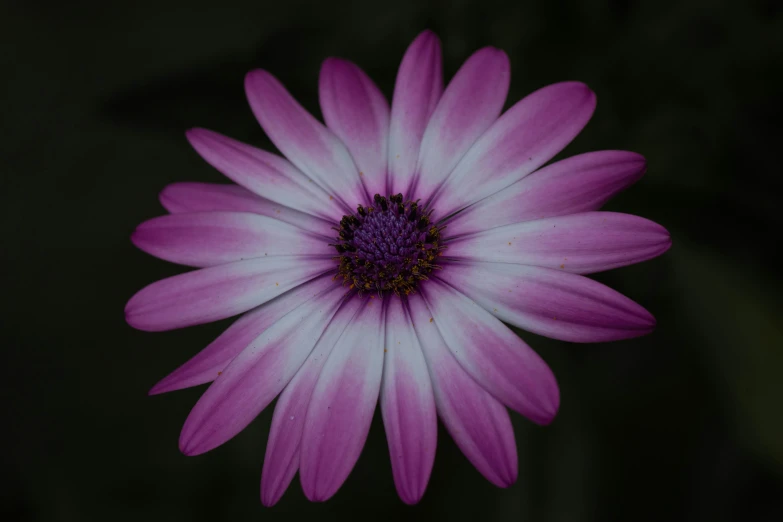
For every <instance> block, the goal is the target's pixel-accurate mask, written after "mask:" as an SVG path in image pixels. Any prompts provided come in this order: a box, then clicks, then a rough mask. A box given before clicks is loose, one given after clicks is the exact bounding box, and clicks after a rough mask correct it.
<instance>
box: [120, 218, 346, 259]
mask: <svg viewBox="0 0 783 522" xmlns="http://www.w3.org/2000/svg"><path fill="white" fill-rule="evenodd" d="M131 241H133V244H134V245H136V246H137V247H138V248H140V249H141V250H143V251H145V252H147V253H148V254H151V255H153V256H155V257H158V258H160V259H165V260H166V261H171V262H172V263H179V264H181V265H188V266H196V267H205V266H215V265H222V264H224V263H232V262H234V261H241V260H243V259H252V258H256V257H265V256H281V255H282V256H312V255H317V256H328V255H330V254H332V255H333V254H334V252H335V250H334V247H332V246H329V239H328V238H325V237H324V236H321V235H319V234H314V233H312V232H307V231H305V230H302V229H301V228H298V227H295V226H294V225H289V224H288V223H283V222H282V221H278V220H277V219H273V218H268V217H266V216H259V215H258V214H252V213H250V212H195V213H192V214H168V215H166V216H160V217H157V218H153V219H150V220H149V221H145V222H144V223H142V224H141V225H139V226H138V227H137V228H136V231H135V232H134V233H133V235H131Z"/></svg>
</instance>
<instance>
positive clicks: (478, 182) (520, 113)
mask: <svg viewBox="0 0 783 522" xmlns="http://www.w3.org/2000/svg"><path fill="white" fill-rule="evenodd" d="M594 110H595V94H594V93H593V91H591V90H590V89H589V88H588V87H587V85H585V84H583V83H579V82H563V83H556V84H554V85H550V86H548V87H544V88H543V89H539V90H537V91H536V92H534V93H533V94H530V95H529V96H527V97H525V98H523V99H522V100H520V101H519V102H517V103H516V104H515V105H514V106H513V107H511V109H509V110H508V111H506V113H505V114H503V116H501V117H500V118H499V119H498V120H497V121H496V122H495V123H494V124H493V125H492V127H490V128H489V129H488V130H487V132H485V133H484V134H483V135H482V136H481V138H479V140H478V141H477V142H476V143H475V144H474V145H473V146H472V147H471V148H470V150H469V151H468V152H467V153H466V154H465V156H464V157H463V158H462V159H461V160H460V162H459V164H457V166H456V167H455V168H454V171H453V172H452V173H451V175H450V176H449V178H448V179H447V180H446V182H445V183H444V184H443V186H442V187H441V191H440V192H439V193H438V195H437V196H436V197H434V198H433V200H432V201H431V202H430V203H431V204H433V205H434V204H435V203H437V208H438V211H439V212H442V213H443V215H449V214H451V213H453V212H455V211H457V210H459V209H461V208H464V207H465V206H467V205H469V204H471V203H473V202H474V201H479V200H481V199H483V198H485V197H487V196H489V195H491V194H494V193H495V192H497V191H499V190H502V189H504V188H505V187H508V186H509V185H511V184H512V183H514V182H516V181H519V180H520V179H522V178H524V177H525V176H527V175H528V174H530V173H531V172H533V171H534V170H536V169H537V168H538V167H540V166H541V165H543V164H544V163H546V162H547V161H549V160H550V159H551V158H552V157H553V156H554V155H555V154H557V153H558V152H560V151H561V150H563V148H565V146H566V145H568V144H569V143H570V142H571V140H572V139H574V137H576V135H577V134H579V132H581V130H582V129H583V128H584V126H585V125H586V124H587V122H588V120H590V116H592V114H593V111H594Z"/></svg>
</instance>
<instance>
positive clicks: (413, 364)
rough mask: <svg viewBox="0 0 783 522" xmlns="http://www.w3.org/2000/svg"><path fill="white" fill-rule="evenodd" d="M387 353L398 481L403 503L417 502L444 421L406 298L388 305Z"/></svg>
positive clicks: (386, 415)
mask: <svg viewBox="0 0 783 522" xmlns="http://www.w3.org/2000/svg"><path fill="white" fill-rule="evenodd" d="M384 352H385V355H384V358H383V382H382V384H381V413H382V414H383V424H384V426H385V428H386V439H387V440H388V442H389V454H390V457H391V464H392V473H393V475H394V484H395V486H396V487H397V493H399V495H400V498H401V499H402V500H403V502H405V503H406V504H415V503H417V502H418V501H419V500H421V497H422V495H424V490H425V489H426V487H427V483H428V482H429V479H430V473H431V471H432V464H433V462H434V461H435V447H436V445H437V435H438V422H437V416H436V414H435V399H434V397H433V394H432V383H431V382H430V376H429V373H428V372H427V363H426V362H425V360H424V355H423V354H422V352H421V346H419V340H418V338H417V337H416V332H415V330H414V329H413V325H412V324H411V320H410V317H409V316H408V312H407V311H406V310H405V308H404V307H403V303H402V300H401V299H396V298H391V299H390V300H389V303H388V306H387V310H386V348H385V349H384Z"/></svg>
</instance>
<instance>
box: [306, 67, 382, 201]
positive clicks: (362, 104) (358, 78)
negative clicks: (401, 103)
mask: <svg viewBox="0 0 783 522" xmlns="http://www.w3.org/2000/svg"><path fill="white" fill-rule="evenodd" d="M318 87H319V88H318V95H319V98H320V101H321V112H322V113H323V116H324V121H325V122H326V125H327V126H328V127H329V129H331V130H332V132H334V133H335V134H336V135H337V137H338V138H340V139H341V140H342V142H343V143H344V144H345V146H346V147H347V148H348V151H349V152H350V153H351V156H352V157H353V161H354V163H356V167H357V168H358V169H359V176H360V177H361V179H362V183H364V186H365V188H366V189H367V192H368V193H369V195H370V196H372V195H374V194H380V195H382V196H384V195H386V162H387V160H386V151H387V148H388V141H389V103H388V102H387V101H386V98H385V97H384V96H383V93H381V91H380V89H378V87H377V86H376V85H375V84H374V83H373V81H372V80H371V79H370V78H369V77H368V76H367V75H366V74H365V73H364V71H362V70H361V69H360V68H359V67H358V66H356V65H355V64H353V63H351V62H347V61H345V60H341V59H339V58H329V59H328V60H326V61H325V62H324V63H323V66H321V77H320V79H319V86H318Z"/></svg>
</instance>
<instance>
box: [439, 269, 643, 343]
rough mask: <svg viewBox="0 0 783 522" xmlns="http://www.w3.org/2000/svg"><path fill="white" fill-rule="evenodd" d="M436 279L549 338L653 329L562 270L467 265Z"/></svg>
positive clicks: (594, 338) (638, 311) (632, 310)
mask: <svg viewBox="0 0 783 522" xmlns="http://www.w3.org/2000/svg"><path fill="white" fill-rule="evenodd" d="M438 277H439V278H440V279H442V280H444V281H446V282H447V283H449V284H450V285H451V286H453V287H454V288H456V289H457V290H459V291H460V292H462V293H463V294H465V295H466V296H468V297H469V298H471V299H472V300H473V301H475V302H476V303H477V304H479V305H481V306H482V307H483V308H484V309H485V310H487V311H488V312H490V313H492V314H493V315H494V316H495V317H497V318H498V319H500V320H501V321H504V322H506V323H509V324H513V325H514V326H517V327H519V328H522V329H524V330H528V331H531V332H534V333H537V334H539V335H545V336H547V337H551V338H553V339H560V340H563V341H571V342H577V343H597V342H604V341H616V340H619V339H630V338H632V337H639V336H640V335H645V334H648V333H650V332H651V331H652V330H653V329H654V328H655V318H654V317H653V316H652V315H651V314H650V312H648V311H647V310H645V309H644V308H643V307H641V306H640V305H638V304H636V303H635V302H633V301H631V300H630V299H628V298H627V297H625V296H624V295H622V294H621V293H619V292H617V291H615V290H612V289H611V288H609V287H608V286H605V285H602V284H601V283H599V282H597V281H593V280H592V279H588V278H586V277H584V276H580V275H576V274H571V273H568V272H564V271H562V270H552V269H551V268H540V267H536V266H526V265H513V264H509V263H482V262H473V261H468V262H464V263H451V264H449V267H448V270H443V271H441V272H439V273H438Z"/></svg>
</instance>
